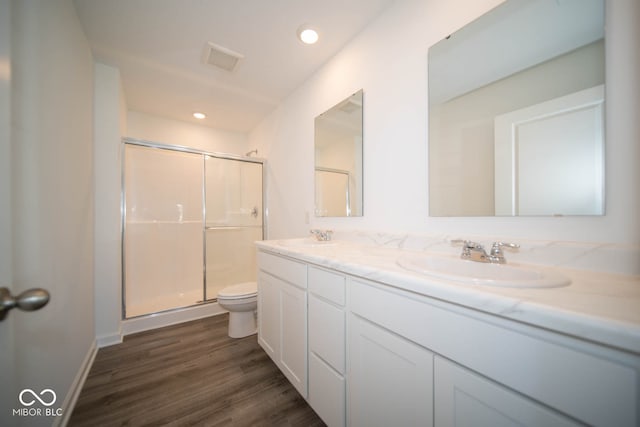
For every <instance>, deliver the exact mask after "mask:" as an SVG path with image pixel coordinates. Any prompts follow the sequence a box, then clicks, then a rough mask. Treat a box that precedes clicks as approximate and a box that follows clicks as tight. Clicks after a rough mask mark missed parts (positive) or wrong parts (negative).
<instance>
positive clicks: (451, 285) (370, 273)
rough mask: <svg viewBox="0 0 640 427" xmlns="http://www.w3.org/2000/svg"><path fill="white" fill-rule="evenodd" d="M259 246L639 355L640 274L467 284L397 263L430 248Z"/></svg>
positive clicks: (306, 242) (578, 272) (301, 242)
mask: <svg viewBox="0 0 640 427" xmlns="http://www.w3.org/2000/svg"><path fill="white" fill-rule="evenodd" d="M256 245H257V246H258V248H260V249H263V250H267V251H270V252H273V253H277V254H280V255H285V256H289V257H292V258H296V259H299V260H302V261H305V262H309V263H312V264H315V265H318V266H322V267H327V268H331V269H335V270H338V271H341V272H343V273H346V274H350V275H353V276H358V277H362V278H365V279H369V280H373V281H376V282H379V283H383V284H386V285H389V286H393V287H396V288H400V289H403V290H406V291H410V292H413V293H416V294H419V295H424V296H428V297H432V298H437V299H440V300H443V301H447V302H451V303H454V304H458V305H461V306H465V307H469V308H472V309H475V310H479V311H482V312H486V313H490V314H494V315H497V316H500V317H504V318H508V319H512V320H515V321H519V322H522V323H526V324H530V325H534V326H538V327H542V328H545V329H549V330H553V331H556V332H560V333H563V334H567V335H570V336H574V337H578V338H581V339H585V340H588V341H593V342H597V343H600V344H604V345H607V346H611V347H615V348H618V349H621V350H625V351H629V352H632V353H635V354H637V355H640V277H639V276H637V275H623V274H614V273H608V272H594V271H589V270H584V269H576V268H562V267H557V266H555V267H545V268H551V269H553V270H555V271H559V272H560V273H562V274H564V275H565V276H567V277H569V278H570V279H571V284H570V285H569V286H566V287H558V288H544V289H535V288H509V287H497V286H485V285H470V284H463V283H458V282H455V281H450V280H444V279H434V278H431V277H428V276H425V275H423V274H420V273H415V272H412V271H410V270H408V269H406V268H403V267H401V266H400V265H399V264H398V259H399V258H400V257H402V256H405V255H407V254H421V255H429V254H430V252H429V251H428V250H427V251H416V250H408V249H403V248H399V247H389V246H385V245H372V244H367V243H362V242H353V241H333V242H332V243H331V244H315V243H313V242H312V241H311V240H310V239H288V240H267V241H260V242H256ZM431 254H432V255H434V256H441V255H442V254H441V253H437V252H432V253H431ZM507 256H508V255H507Z"/></svg>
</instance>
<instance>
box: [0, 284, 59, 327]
mask: <svg viewBox="0 0 640 427" xmlns="http://www.w3.org/2000/svg"><path fill="white" fill-rule="evenodd" d="M48 302H49V292H47V291H46V290H44V289H40V288H35V289H28V290H26V291H24V292H22V293H21V294H20V295H18V296H17V297H14V296H12V295H11V292H10V291H9V289H8V288H0V321H2V320H4V318H5V316H6V315H7V313H8V312H9V310H11V309H12V308H15V307H17V308H19V309H20V310H23V311H34V310H38V309H40V308H42V307H44V306H45V305H47V303H48Z"/></svg>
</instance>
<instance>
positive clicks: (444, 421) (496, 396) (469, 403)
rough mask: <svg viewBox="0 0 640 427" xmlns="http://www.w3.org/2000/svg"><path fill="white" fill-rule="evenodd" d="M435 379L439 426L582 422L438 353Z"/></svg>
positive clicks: (504, 426) (512, 426)
mask: <svg viewBox="0 0 640 427" xmlns="http://www.w3.org/2000/svg"><path fill="white" fill-rule="evenodd" d="M434 379H435V385H434V390H435V397H434V399H435V417H434V418H435V425H436V427H448V426H456V427H464V426H469V427H522V426H531V427H537V426H548V427H553V426H563V427H566V426H578V425H580V424H577V423H575V422H573V421H572V420H570V419H568V418H566V417H564V416H563V415H561V414H559V413H557V412H555V411H553V410H551V409H548V408H546V407H544V406H542V405H539V404H538V403H536V402H534V401H533V400H529V399H527V398H525V397H523V396H522V395H520V394H517V393H516V392H514V391H511V390H509V389H507V388H505V387H503V386H501V385H499V384H497V383H494V382H493V381H491V380H489V379H488V378H485V377H483V376H481V375H478V374H476V373H475V372H472V371H469V370H467V369H465V368H463V367H461V366H460V365H457V364H455V363H453V362H451V361H448V360H445V359H442V358H440V357H437V356H436V358H435V362H434Z"/></svg>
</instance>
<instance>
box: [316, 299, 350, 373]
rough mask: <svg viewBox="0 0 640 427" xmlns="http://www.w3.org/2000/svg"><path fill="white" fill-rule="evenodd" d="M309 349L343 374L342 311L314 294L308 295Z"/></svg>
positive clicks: (343, 337) (343, 329)
mask: <svg viewBox="0 0 640 427" xmlns="http://www.w3.org/2000/svg"><path fill="white" fill-rule="evenodd" d="M309 350H311V351H312V352H314V353H316V354H317V355H318V356H320V357H321V358H322V359H324V361H325V362H327V363H328V364H329V365H331V366H332V367H333V368H334V369H335V370H336V371H338V372H339V373H341V374H344V366H345V360H344V359H345V315H344V311H343V310H342V309H340V308H338V307H336V306H334V305H332V304H330V303H328V302H326V301H324V300H322V299H320V298H318V297H316V296H314V295H309Z"/></svg>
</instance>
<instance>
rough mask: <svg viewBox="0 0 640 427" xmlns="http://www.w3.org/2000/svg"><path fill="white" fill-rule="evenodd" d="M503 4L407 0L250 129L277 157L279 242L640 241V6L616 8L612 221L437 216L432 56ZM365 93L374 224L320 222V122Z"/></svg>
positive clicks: (610, 101) (274, 197) (610, 58)
mask: <svg viewBox="0 0 640 427" xmlns="http://www.w3.org/2000/svg"><path fill="white" fill-rule="evenodd" d="M499 3H501V2H500V1H499V0H482V1H479V0H473V1H472V0H453V1H447V2H442V1H436V0H430V1H426V0H406V1H399V2H396V3H395V4H393V5H392V6H391V7H390V8H389V9H388V10H386V11H385V12H384V13H383V14H382V15H381V16H380V17H379V18H378V19H377V20H376V21H374V22H373V23H371V24H370V25H369V26H368V27H367V28H366V29H365V30H364V31H363V32H361V33H360V34H359V35H358V36H357V37H356V38H355V39H353V40H352V41H351V42H350V43H349V44H348V45H347V46H346V47H345V48H344V49H343V50H342V51H341V52H340V53H339V54H338V55H336V56H335V57H334V58H333V59H332V60H331V61H329V62H328V63H327V64H326V65H325V66H324V67H323V68H322V69H321V70H320V71H319V72H317V73H316V74H315V75H314V76H313V77H312V78H311V79H309V80H308V81H307V82H306V83H305V84H303V85H302V86H301V87H300V88H299V89H298V90H297V91H296V92H294V93H293V94H292V95H290V96H289V97H288V98H287V99H286V100H285V102H284V103H283V104H282V105H281V106H280V107H279V108H278V109H277V110H276V111H275V112H274V113H273V114H271V115H270V116H269V117H268V118H267V119H265V120H264V121H263V122H262V123H261V124H260V125H259V126H258V127H257V128H256V129H255V130H254V131H253V132H252V133H251V134H250V139H249V144H250V145H251V146H257V147H258V149H259V150H260V151H261V153H262V154H263V155H264V156H265V157H267V158H268V159H269V171H268V179H269V182H268V188H269V190H268V202H269V214H270V223H269V226H270V237H271V238H283V237H293V236H304V235H306V234H307V233H308V230H309V228H313V227H326V228H334V229H338V230H339V229H345V230H347V229H359V230H380V231H392V232H411V233H444V234H451V235H454V236H462V237H464V236H467V235H474V236H483V235H486V236H492V237H493V236H500V237H503V238H505V237H506V238H511V239H512V240H516V241H517V240H518V239H524V238H526V239H543V240H574V241H596V242H619V243H638V242H639V241H640V221H638V218H640V192H639V191H638V183H639V182H640V178H639V174H640V171H639V170H640V168H638V159H639V158H640V145H639V144H638V143H637V141H638V140H639V139H640V132H639V128H638V126H639V125H638V120H637V117H634V114H636V115H637V111H638V110H639V102H638V79H637V76H638V75H640V64H639V63H638V62H639V60H638V55H639V52H640V34H639V30H638V27H637V24H636V21H637V20H638V19H639V18H640V16H639V15H640V13H639V8H640V6H639V3H638V2H637V1H635V0H616V1H608V2H607V11H606V15H607V19H608V22H607V31H608V33H607V39H606V43H607V46H606V55H607V71H606V74H607V77H606V78H607V80H606V85H607V142H606V147H607V148H606V149H607V160H606V162H607V177H606V180H607V184H606V192H607V193H606V199H607V214H606V216H604V217H565V218H491V217H488V218H430V217H429V216H428V185H427V144H428V141H427V117H428V109H427V51H428V48H429V46H430V45H432V44H433V43H435V42H437V41H438V40H440V39H442V38H443V37H445V36H446V35H448V34H450V33H451V32H453V31H455V30H456V29H458V28H460V27H461V26H463V25H464V24H466V23H468V22H469V21H471V20H473V19H475V18H476V17H478V16H480V15H481V14H483V13H484V12H486V11H488V10H489V9H491V8H492V7H494V6H496V5H497V4H499ZM360 88H363V89H364V166H363V167H364V185H365V191H364V217H362V218H342V219H337V218H314V217H313V215H312V213H313V118H314V117H315V116H317V115H318V114H320V113H321V112H323V111H325V110H326V109H328V108H329V107H331V106H332V105H334V104H335V103H336V102H337V101H339V100H341V99H344V98H345V97H346V96H347V95H349V94H351V93H353V92H355V91H356V90H358V89H360ZM291 159H295V161H291ZM308 215H310V221H309V223H307V222H306V218H307V216H308Z"/></svg>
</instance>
